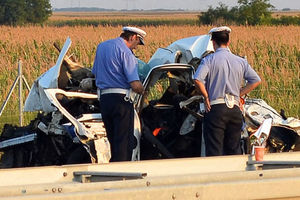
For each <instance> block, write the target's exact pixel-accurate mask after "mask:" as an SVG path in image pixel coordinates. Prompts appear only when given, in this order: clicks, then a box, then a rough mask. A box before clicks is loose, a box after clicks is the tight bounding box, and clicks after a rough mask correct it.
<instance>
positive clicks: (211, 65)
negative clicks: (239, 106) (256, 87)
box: [194, 48, 260, 101]
mask: <svg viewBox="0 0 300 200" xmlns="http://www.w3.org/2000/svg"><path fill="white" fill-rule="evenodd" d="M194 79H197V80H199V81H200V82H202V83H203V84H204V85H205V88H206V90H207V92H208V96H209V99H210V100H211V101H212V100H215V99H218V98H224V97H225V94H230V95H233V96H235V99H236V100H237V101H239V99H240V88H241V86H242V82H243V79H245V80H247V81H248V82H249V83H255V82H258V81H260V78H259V76H258V75H257V73H256V72H255V71H254V70H253V69H252V67H251V66H250V65H249V64H248V62H247V61H246V60H245V59H243V58H241V57H239V56H236V55H234V54H232V53H231V52H230V51H229V49H227V48H218V49H217V50H216V52H215V53H213V54H210V55H208V56H207V57H205V58H204V59H203V60H202V61H201V63H200V65H199V67H198V69H197V71H196V73H195V75H194Z"/></svg>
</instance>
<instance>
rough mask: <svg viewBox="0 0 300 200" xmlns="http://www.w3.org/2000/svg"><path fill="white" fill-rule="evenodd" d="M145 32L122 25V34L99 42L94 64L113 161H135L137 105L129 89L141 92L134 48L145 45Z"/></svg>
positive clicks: (142, 89)
mask: <svg viewBox="0 0 300 200" xmlns="http://www.w3.org/2000/svg"><path fill="white" fill-rule="evenodd" d="M145 36H146V32H145V31H143V30H141V29H139V28H135V27H123V32H122V33H121V35H120V37H118V38H115V39H111V40H107V41H105V42H102V43H100V44H99V45H98V47H97V51H96V57H95V61H94V66H93V69H92V72H93V74H94V75H95V77H96V86H97V88H98V94H99V96H100V109H101V114H102V119H103V122H104V125H105V129H106V134H107V137H108V140H109V142H110V145H111V156H112V157H111V159H110V161H111V162H113V161H130V160H132V150H133V149H134V148H135V147H136V139H135V137H134V135H133V132H134V108H133V104H132V102H131V101H130V92H131V91H134V92H136V93H138V94H142V93H143V91H144V88H143V85H142V83H141V81H140V80H139V76H138V62H137V59H136V57H135V56H134V54H133V52H132V50H133V49H135V48H137V46H138V45H144V37H145Z"/></svg>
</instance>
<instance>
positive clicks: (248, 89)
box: [240, 81, 261, 97]
mask: <svg viewBox="0 0 300 200" xmlns="http://www.w3.org/2000/svg"><path fill="white" fill-rule="evenodd" d="M260 83H261V81H258V82H255V83H247V84H246V86H245V87H243V88H242V89H241V90H240V97H242V96H244V95H246V94H248V93H249V92H251V91H252V90H253V89H255V88H256V87H257V86H259V84H260Z"/></svg>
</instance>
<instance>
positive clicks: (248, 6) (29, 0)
mask: <svg viewBox="0 0 300 200" xmlns="http://www.w3.org/2000/svg"><path fill="white" fill-rule="evenodd" d="M237 1H238V6H235V7H232V8H231V9H229V8H228V6H226V5H225V4H223V3H219V6H217V7H216V8H213V7H212V6H210V7H209V8H208V10H207V11H206V12H203V13H201V15H199V16H198V20H195V23H197V21H198V23H199V25H203V24H205V25H223V24H227V25H232V24H234V25H300V16H281V17H279V18H273V17H272V15H271V14H272V12H271V10H272V9H273V8H274V6H273V5H271V4H270V3H269V0H237ZM51 14H52V7H51V4H50V0H0V25H14V26H16V25H24V24H43V23H45V22H46V21H47V20H48V18H49V17H50V16H51ZM68 23H71V24H77V25H88V24H89V23H92V24H95V23H96V24H98V25H101V23H102V22H97V21H93V22H86V21H75V22H68ZM85 23H86V24H85ZM105 23H111V22H105ZM122 23H124V22H122ZM128 23H129V22H128ZM130 23H131V22H130ZM144 23H145V25H149V23H148V22H144ZM151 23H154V24H155V23H157V24H159V25H164V24H163V23H166V24H168V23H173V24H178V22H176V23H174V22H169V21H168V20H167V21H166V22H164V21H159V22H151ZM180 23H181V22H180ZM191 23H194V22H191ZM62 24H64V23H62ZM139 24H140V25H143V22H142V21H140V22H139ZM66 25H68V24H66ZM120 25H121V24H120ZM122 25H123V24H122Z"/></svg>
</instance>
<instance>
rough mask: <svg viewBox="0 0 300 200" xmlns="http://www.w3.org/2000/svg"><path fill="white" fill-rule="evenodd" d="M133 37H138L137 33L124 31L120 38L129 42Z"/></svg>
mask: <svg viewBox="0 0 300 200" xmlns="http://www.w3.org/2000/svg"><path fill="white" fill-rule="evenodd" d="M133 35H137V33H135V32H132V31H124V32H122V33H121V35H120V37H121V38H123V39H124V40H127V41H128V40H129V38H130V37H131V36H133Z"/></svg>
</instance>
